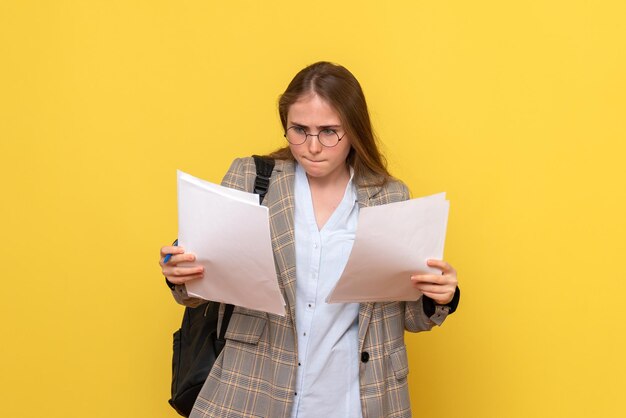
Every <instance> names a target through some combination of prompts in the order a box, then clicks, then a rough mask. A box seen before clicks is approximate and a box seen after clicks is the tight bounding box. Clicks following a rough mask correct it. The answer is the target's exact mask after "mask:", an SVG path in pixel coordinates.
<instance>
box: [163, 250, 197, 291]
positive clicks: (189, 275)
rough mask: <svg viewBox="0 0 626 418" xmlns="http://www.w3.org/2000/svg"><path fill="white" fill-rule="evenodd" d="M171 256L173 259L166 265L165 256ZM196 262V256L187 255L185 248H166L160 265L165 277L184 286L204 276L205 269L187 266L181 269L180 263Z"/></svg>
mask: <svg viewBox="0 0 626 418" xmlns="http://www.w3.org/2000/svg"><path fill="white" fill-rule="evenodd" d="M167 254H171V255H172V256H171V258H170V259H169V260H168V261H167V263H165V256H166V255H167ZM194 261H196V256H194V255H193V254H186V253H185V249H184V248H183V247H176V246H172V245H169V246H166V247H162V248H161V258H160V260H159V265H160V266H161V271H162V272H163V275H164V276H165V277H166V278H167V280H169V281H170V282H172V283H174V284H184V283H185V282H188V281H189V280H194V279H200V278H201V277H202V276H204V267H202V266H186V267H180V266H178V264H180V263H190V262H194Z"/></svg>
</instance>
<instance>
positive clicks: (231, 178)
mask: <svg viewBox="0 0 626 418" xmlns="http://www.w3.org/2000/svg"><path fill="white" fill-rule="evenodd" d="M255 176H256V166H255V165H254V159H253V158H251V157H248V158H237V159H235V160H234V161H233V162H232V164H231V165H230V168H229V169H228V171H227V172H226V174H225V175H224V178H223V179H222V186H224V187H229V188H231V189H237V190H244V191H246V190H252V188H253V186H254V178H255ZM172 296H174V300H176V302H178V303H179V304H181V305H185V306H189V307H191V308H195V307H197V306H200V305H202V304H204V303H206V302H207V301H206V300H204V299H200V298H196V297H192V296H189V295H188V294H187V288H186V287H185V285H184V284H182V285H181V284H177V285H175V286H174V289H172Z"/></svg>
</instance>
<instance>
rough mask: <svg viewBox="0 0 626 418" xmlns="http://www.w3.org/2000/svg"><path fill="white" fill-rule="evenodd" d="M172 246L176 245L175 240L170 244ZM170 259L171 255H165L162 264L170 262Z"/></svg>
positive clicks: (176, 241)
mask: <svg viewBox="0 0 626 418" xmlns="http://www.w3.org/2000/svg"><path fill="white" fill-rule="evenodd" d="M172 245H173V246H177V245H178V239H177V240H175V241H174V242H173V243H172ZM170 258H172V254H165V258H164V259H163V263H164V264H167V262H168V261H170Z"/></svg>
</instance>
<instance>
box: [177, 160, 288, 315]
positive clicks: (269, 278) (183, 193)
mask: <svg viewBox="0 0 626 418" xmlns="http://www.w3.org/2000/svg"><path fill="white" fill-rule="evenodd" d="M178 243H179V245H180V246H182V247H184V248H185V252H188V253H193V254H195V256H196V262H195V263H193V264H194V265H197V264H201V265H202V266H204V277H203V278H202V279H198V280H192V281H190V282H187V283H186V288H187V293H188V294H189V295H190V296H195V297H199V298H202V299H207V300H212V301H216V302H224V303H230V304H233V305H238V306H242V307H245V308H249V309H255V310H260V311H265V312H269V313H274V314H277V315H282V316H284V315H285V308H284V306H285V303H284V301H283V297H282V294H281V292H280V289H279V287H278V281H277V276H276V268H275V265H274V257H273V253H272V243H271V238H270V229H269V214H268V209H267V207H265V206H260V205H259V196H258V195H255V194H252V193H246V192H242V191H239V190H234V189H229V188H227V187H222V186H219V185H217V184H213V183H209V182H207V181H204V180H201V179H198V178H196V177H193V176H191V175H189V174H186V173H183V172H182V171H178ZM181 266H183V264H181Z"/></svg>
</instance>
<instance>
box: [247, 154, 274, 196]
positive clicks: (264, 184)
mask: <svg viewBox="0 0 626 418" xmlns="http://www.w3.org/2000/svg"><path fill="white" fill-rule="evenodd" d="M252 158H254V165H255V166H256V178H255V179H254V193H256V194H258V195H259V204H261V203H263V198H264V197H265V194H266V193H267V189H268V188H269V186H270V178H271V177H272V170H273V169H274V159H272V158H267V157H261V156H258V155H253V156H252Z"/></svg>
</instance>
